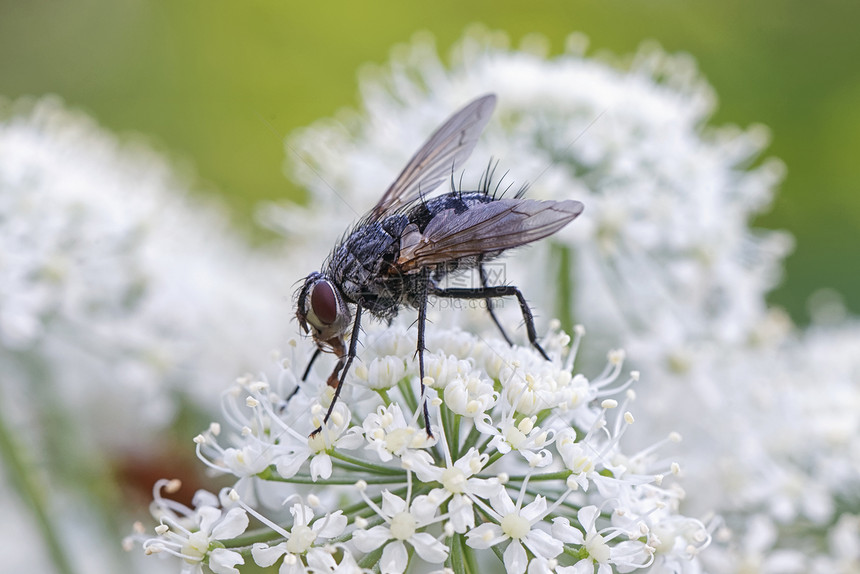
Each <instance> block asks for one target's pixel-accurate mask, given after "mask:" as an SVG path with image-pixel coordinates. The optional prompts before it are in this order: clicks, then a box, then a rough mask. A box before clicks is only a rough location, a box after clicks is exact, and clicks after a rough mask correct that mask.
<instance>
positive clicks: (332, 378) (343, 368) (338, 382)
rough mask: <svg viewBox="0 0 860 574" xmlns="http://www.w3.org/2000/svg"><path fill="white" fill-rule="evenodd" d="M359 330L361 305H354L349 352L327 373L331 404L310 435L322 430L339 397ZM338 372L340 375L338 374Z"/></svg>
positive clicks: (352, 357)
mask: <svg viewBox="0 0 860 574" xmlns="http://www.w3.org/2000/svg"><path fill="white" fill-rule="evenodd" d="M360 330H361V305H356V307H355V322H354V323H353V324H352V335H351V337H350V340H349V352H347V354H346V357H343V356H341V357H340V359H339V360H338V362H337V365H335V367H334V371H332V374H331V375H329V378H328V385H329V386H330V387H334V397H332V399H331V404H330V405H329V406H328V411H327V412H326V414H325V418H324V419H323V422H322V424H321V425H320V426H319V427H317V429H316V430H315V431H314V432H312V433H311V436H315V435H316V434H317V433H319V432H320V431H321V430H322V427H323V426H325V425H326V423H328V419H329V417H331V413H332V411H334V405H335V404H336V403H337V399H338V397H340V390H341V389H342V388H343V381H344V380H345V379H346V373H347V372H348V371H349V366H350V365H351V364H352V360H353V359H354V358H355V354H356V350H357V348H358V334H359V332H360ZM338 374H339V375H340V376H338Z"/></svg>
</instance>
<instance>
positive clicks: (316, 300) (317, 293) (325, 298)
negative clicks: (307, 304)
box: [311, 281, 337, 325]
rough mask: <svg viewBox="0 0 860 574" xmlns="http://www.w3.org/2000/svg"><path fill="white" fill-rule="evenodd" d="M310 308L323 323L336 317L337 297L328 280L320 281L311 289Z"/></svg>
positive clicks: (330, 321)
mask: <svg viewBox="0 0 860 574" xmlns="http://www.w3.org/2000/svg"><path fill="white" fill-rule="evenodd" d="M311 309H312V310H313V312H314V315H316V316H317V318H318V319H319V320H320V321H322V322H323V324H325V325H331V324H332V323H334V321H335V319H337V297H336V296H335V294H334V289H332V288H331V285H330V284H329V282H328V281H320V282H318V283H317V284H316V285H314V287H313V290H312V291H311Z"/></svg>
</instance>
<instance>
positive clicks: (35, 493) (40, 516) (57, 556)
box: [0, 415, 74, 574]
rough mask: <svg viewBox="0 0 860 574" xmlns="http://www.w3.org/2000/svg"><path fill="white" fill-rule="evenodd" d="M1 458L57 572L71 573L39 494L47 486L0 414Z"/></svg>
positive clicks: (70, 567) (71, 569) (66, 557)
mask: <svg viewBox="0 0 860 574" xmlns="http://www.w3.org/2000/svg"><path fill="white" fill-rule="evenodd" d="M0 457H2V460H3V463H4V464H3V466H4V467H5V468H6V472H7V475H8V478H9V481H10V482H11V483H12V485H13V487H14V488H15V489H17V490H18V492H19V493H20V495H21V498H22V500H24V501H25V502H26V503H27V504H28V505H29V506H30V509H31V510H32V512H33V515H34V517H35V518H36V524H37V525H38V528H39V530H40V531H41V533H42V538H43V539H44V541H45V544H46V545H47V546H48V554H50V556H51V561H52V562H53V563H54V567H55V568H56V570H57V572H59V573H61V574H72V573H73V572H74V569H73V568H72V564H71V561H70V560H69V557H68V556H67V555H66V552H65V550H64V549H63V545H62V544H61V543H60V538H59V536H58V535H57V531H56V530H55V529H54V525H53V524H52V523H51V521H50V519H49V518H48V510H47V505H46V504H45V500H44V498H43V497H42V493H44V492H48V489H47V488H45V487H44V485H40V484H36V480H35V478H36V474H37V473H36V472H35V470H34V469H32V468H30V465H28V464H27V461H25V459H24V456H22V453H21V449H20V448H18V445H16V444H15V440H14V438H13V437H12V433H11V432H10V430H9V428H8V427H7V426H6V423H5V421H4V420H3V418H2V415H0Z"/></svg>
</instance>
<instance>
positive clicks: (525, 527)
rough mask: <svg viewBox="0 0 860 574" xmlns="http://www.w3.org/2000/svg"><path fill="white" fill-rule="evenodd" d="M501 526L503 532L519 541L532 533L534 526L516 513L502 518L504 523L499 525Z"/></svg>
mask: <svg viewBox="0 0 860 574" xmlns="http://www.w3.org/2000/svg"><path fill="white" fill-rule="evenodd" d="M499 526H501V527H502V532H504V533H505V534H507V535H508V536H510V537H511V538H513V539H515V540H519V539H520V538H522V537H523V536H525V535H526V534H528V533H529V531H531V528H532V525H531V524H530V523H529V521H528V520H526V519H525V518H523V517H522V516H520V515H519V514H517V513H516V512H511V513H510V514H508V515H506V516H505V517H503V518H502V521H501V522H500V523H499Z"/></svg>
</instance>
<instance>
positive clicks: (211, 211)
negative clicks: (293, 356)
mask: <svg viewBox="0 0 860 574" xmlns="http://www.w3.org/2000/svg"><path fill="white" fill-rule="evenodd" d="M185 179H188V178H184V177H182V176H180V175H178V174H177V173H176V170H175V169H174V168H173V166H171V165H170V164H169V163H168V162H167V161H166V160H165V159H164V158H162V157H160V156H159V155H157V154H156V153H154V152H153V151H152V150H151V149H149V148H147V147H146V146H145V145H143V144H141V143H134V142H123V141H121V140H119V139H118V138H116V137H114V136H112V135H110V134H108V133H106V132H104V131H102V130H101V129H100V128H99V127H98V126H97V125H95V123H94V122H93V121H92V120H90V119H89V118H87V117H85V116H83V115H82V114H78V113H75V112H71V111H67V110H66V109H64V108H63V106H62V104H61V103H60V102H59V101H58V100H56V99H53V98H45V99H42V100H38V101H35V102H29V101H19V102H15V103H2V105H0V222H2V225H0V252H2V256H0V282H2V285H3V290H2V292H0V361H2V364H3V371H4V373H5V374H7V376H8V377H9V379H10V381H4V386H6V384H7V383H10V382H12V381H16V382H19V383H21V386H22V387H23V388H24V391H23V392H25V393H26V394H27V395H32V393H38V392H40V386H39V385H38V384H37V385H32V383H31V381H32V379H33V378H39V379H40V380H42V381H44V382H46V383H48V384H49V386H50V389H51V390H50V391H48V390H47V389H45V391H46V392H50V393H58V394H59V400H60V402H61V403H62V404H63V405H64V407H65V408H66V409H67V412H70V413H71V412H77V413H81V416H82V417H85V418H86V419H87V426H88V427H89V431H90V432H91V433H92V435H91V436H89V437H87V440H86V441H83V442H93V441H95V442H96V443H101V444H103V441H105V440H109V441H123V440H124V441H133V442H135V443H139V442H140V436H141V433H142V432H143V433H145V432H146V429H147V428H150V427H154V428H163V427H164V426H165V425H166V424H168V423H169V422H170V420H171V418H172V416H173V414H174V410H175V409H176V404H175V401H174V399H173V397H171V393H173V394H180V395H193V396H194V397H195V399H198V400H199V404H198V405H197V406H198V408H200V407H210V408H215V409H217V400H215V401H213V400H212V398H213V397H217V396H218V391H219V389H220V388H223V387H222V386H221V384H219V383H218V377H220V376H223V373H225V372H226V373H230V372H232V373H240V372H242V371H244V370H246V369H247V368H248V367H249V366H250V365H252V364H254V363H256V362H258V361H259V360H260V359H261V358H262V357H263V355H264V354H265V352H266V351H265V349H267V348H276V347H277V346H279V344H280V342H281V341H279V338H280V336H281V335H282V334H283V332H285V331H286V327H285V324H286V323H287V321H286V320H284V321H272V320H270V318H271V316H272V314H273V312H274V311H275V310H276V309H277V307H275V306H276V305H277V304H278V303H281V302H282V301H283V294H284V293H285V292H286V291H287V286H286V277H284V278H283V280H279V279H278V278H277V277H276V276H274V275H272V270H273V269H277V268H278V266H277V265H274V261H275V259H274V258H273V257H271V256H268V255H266V254H265V253H254V252H252V251H251V250H250V248H248V247H246V246H245V244H244V242H243V241H242V240H241V239H240V238H239V237H237V236H236V234H235V232H233V231H232V230H230V228H229V225H228V222H227V220H226V218H225V217H224V215H223V214H222V213H221V212H219V211H218V210H217V209H216V207H215V206H214V205H210V204H207V203H204V202H203V201H202V200H200V199H194V198H192V197H190V196H189V192H188V184H187V183H186V182H185V181H184V180H185ZM282 310H283V309H282ZM237 321H238V323H237ZM227 350H229V352H227ZM230 379H232V377H230ZM227 384H229V379H228V380H225V381H223V385H227ZM8 392H18V391H13V390H11V389H8ZM105 404H110V408H108V409H106V408H104V405H105ZM84 413H85V414H84ZM127 421H134V423H135V425H134V428H133V429H132V428H128V425H127V424H124V423H125V422H127ZM107 429H110V430H109V432H103V431H106V430H107Z"/></svg>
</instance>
